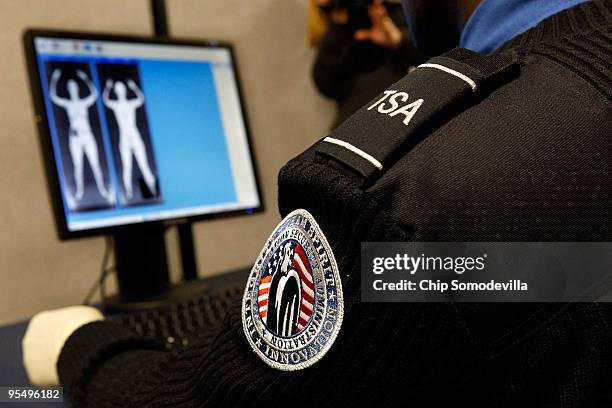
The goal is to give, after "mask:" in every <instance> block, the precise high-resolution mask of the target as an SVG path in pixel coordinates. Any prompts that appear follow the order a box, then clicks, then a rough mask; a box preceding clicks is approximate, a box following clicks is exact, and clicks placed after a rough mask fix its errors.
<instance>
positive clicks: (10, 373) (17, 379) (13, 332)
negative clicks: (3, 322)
mask: <svg viewBox="0 0 612 408" xmlns="http://www.w3.org/2000/svg"><path fill="white" fill-rule="evenodd" d="M27 327H28V322H27V321H22V322H18V323H14V324H11V325H8V326H2V327H0V386H5V387H8V386H13V385H18V386H29V385H30V381H28V376H27V374H26V372H25V369H24V368H23V362H22V360H23V356H22V352H21V339H23V335H24V334H25V331H26V328H27Z"/></svg>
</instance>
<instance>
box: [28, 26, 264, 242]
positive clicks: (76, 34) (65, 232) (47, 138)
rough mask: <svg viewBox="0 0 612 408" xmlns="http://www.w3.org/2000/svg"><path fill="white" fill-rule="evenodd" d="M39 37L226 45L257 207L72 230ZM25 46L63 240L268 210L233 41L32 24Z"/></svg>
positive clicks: (56, 217)
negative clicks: (40, 62) (55, 148)
mask: <svg viewBox="0 0 612 408" xmlns="http://www.w3.org/2000/svg"><path fill="white" fill-rule="evenodd" d="M37 37H46V38H60V39H74V40H85V41H90V40H91V41H109V42H133V43H146V44H159V45H187V46H196V47H207V48H224V49H227V50H228V51H229V53H230V57H231V59H232V64H233V68H234V69H233V71H234V79H235V81H236V87H237V90H238V99H239V103H240V109H241V111H242V117H243V121H244V127H245V133H246V139H247V146H248V149H249V153H250V156H251V162H252V166H253V176H254V179H255V188H256V191H257V195H258V198H259V206H258V207H256V208H249V209H239V210H228V211H221V212H214V213H207V214H196V215H190V216H186V217H178V218H176V217H175V218H168V219H162V220H149V221H143V222H138V223H130V224H122V225H112V226H106V227H98V228H91V229H83V230H76V231H72V230H70V229H69V228H68V220H67V218H66V214H65V212H64V203H63V198H62V192H61V189H60V183H59V177H60V175H59V172H58V168H57V166H56V165H55V157H54V153H53V148H52V142H51V132H50V127H49V118H48V116H47V111H46V108H45V101H44V96H43V89H42V83H41V80H40V75H39V67H38V61H37V56H36V48H35V39H36V38H37ZM23 41H24V49H25V56H26V65H27V70H28V76H29V79H30V89H31V94H32V102H33V107H34V119H35V122H36V125H37V130H38V135H39V146H40V152H41V155H42V158H43V165H44V170H45V176H46V179H47V185H48V191H49V198H50V200H51V206H52V208H53V213H54V218H55V225H56V230H57V234H58V237H59V238H60V239H62V240H68V239H75V238H82V237H88V236H94V235H107V234H118V233H121V231H127V230H131V229H135V228H140V229H142V228H143V227H146V226H156V225H160V224H161V225H165V226H170V225H175V224H182V223H187V222H193V221H202V220H208V219H215V218H225V217H230V216H238V215H253V214H257V213H260V212H263V211H264V210H265V205H264V199H263V195H262V190H261V184H260V178H259V171H258V166H257V160H256V157H255V150H254V149H253V142H252V139H251V128H250V125H249V119H248V113H247V111H246V108H245V103H244V93H243V90H242V83H241V80H240V72H239V69H238V62H237V60H236V55H235V52H234V47H233V45H232V44H230V43H228V42H223V41H214V40H195V39H184V38H181V39H176V38H166V37H152V36H138V35H129V34H114V33H104V32H96V33H93V32H82V31H64V30H53V29H42V28H29V29H27V30H25V31H24V33H23Z"/></svg>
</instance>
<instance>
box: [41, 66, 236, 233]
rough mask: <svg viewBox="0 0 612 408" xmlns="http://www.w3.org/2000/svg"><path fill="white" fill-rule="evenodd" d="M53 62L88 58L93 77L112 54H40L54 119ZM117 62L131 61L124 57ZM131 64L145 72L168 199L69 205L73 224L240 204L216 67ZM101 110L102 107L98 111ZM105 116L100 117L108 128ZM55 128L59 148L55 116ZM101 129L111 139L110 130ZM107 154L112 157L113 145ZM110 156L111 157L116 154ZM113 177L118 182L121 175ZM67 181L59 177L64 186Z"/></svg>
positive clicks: (149, 112)
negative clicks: (74, 209)
mask: <svg viewBox="0 0 612 408" xmlns="http://www.w3.org/2000/svg"><path fill="white" fill-rule="evenodd" d="M49 60H56V61H80V62H81V61H87V62H89V63H90V67H91V70H92V75H93V76H94V77H96V76H97V71H96V65H95V64H96V62H106V63H108V62H113V59H109V58H95V57H93V58H87V57H86V58H83V57H60V56H54V55H45V54H40V55H39V69H40V71H41V80H42V81H43V82H42V83H43V92H44V96H45V103H46V105H47V112H48V116H50V117H51V116H52V114H51V113H50V112H51V110H50V109H51V105H50V104H51V102H50V100H49V95H48V84H47V81H46V76H45V74H44V72H43V71H44V62H45V61H49ZM115 61H116V62H118V63H124V62H126V60H124V59H121V60H115ZM129 62H132V63H133V62H137V64H138V67H139V71H140V76H141V78H140V80H141V84H142V88H143V92H144V94H145V105H146V111H147V119H148V122H149V127H150V131H151V136H152V143H153V151H154V154H155V158H156V160H157V166H158V173H159V178H160V186H161V191H162V194H163V197H162V200H163V202H161V203H155V204H150V205H143V206H137V207H128V208H120V207H116V208H113V209H106V210H99V211H91V212H82V213H70V212H68V210H67V208H65V211H66V217H67V221H68V225H69V227H70V224H71V223H72V222H75V221H85V220H96V219H103V218H107V217H114V216H125V215H135V214H138V215H146V214H156V213H159V212H160V211H166V210H176V209H184V208H192V207H200V206H208V205H215V204H231V203H235V202H236V201H237V197H236V192H235V189H234V183H233V178H232V171H231V166H230V162H229V155H228V150H227V145H226V140H225V134H224V128H223V123H222V120H221V114H220V110H219V105H218V98H217V94H216V90H215V85H214V79H213V72H212V67H211V65H210V64H209V63H207V62H199V61H198V62H193V61H168V60H149V59H147V60H137V61H133V60H130V61H129ZM93 79H94V83H96V86H97V81H95V78H93ZM99 91H100V94H101V90H100V89H99ZM98 103H101V102H100V101H98ZM99 112H103V110H102V109H99ZM103 116H104V115H101V121H102V127H103V128H105V127H106V126H105V123H106V121H105V118H104V117H103ZM50 127H51V129H50V130H51V135H52V138H53V139H54V140H53V144H54V147H57V131H56V129H55V126H54V124H53V123H52V118H50ZM102 133H103V134H104V137H105V139H106V142H107V143H109V141H108V132H107V131H106V129H103V132H102ZM103 151H104V150H102V151H100V154H102V152H103ZM105 154H107V156H109V152H108V149H107V151H106V152H105ZM56 158H57V154H56ZM108 159H109V161H110V160H112V157H109V158H108ZM58 166H59V163H58ZM60 174H61V173H60ZM112 178H113V180H114V181H115V182H117V177H116V175H112ZM63 184H64V183H63V182H61V181H60V185H61V186H62V188H63Z"/></svg>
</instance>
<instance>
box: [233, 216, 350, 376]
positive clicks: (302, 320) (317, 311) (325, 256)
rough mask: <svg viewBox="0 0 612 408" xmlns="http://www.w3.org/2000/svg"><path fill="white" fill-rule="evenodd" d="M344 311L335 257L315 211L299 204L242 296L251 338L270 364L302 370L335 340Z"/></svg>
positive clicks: (244, 320)
mask: <svg viewBox="0 0 612 408" xmlns="http://www.w3.org/2000/svg"><path fill="white" fill-rule="evenodd" d="M343 313H344V303H343V300H342V284H341V282H340V274H339V272H338V266H337V265H336V259H335V258H334V254H333V253H332V251H331V248H330V246H329V243H328V242H327V239H326V238H325V236H324V235H323V232H322V231H321V228H320V227H319V225H317V222H316V221H315V220H314V218H313V217H312V215H310V213H309V212H308V211H306V210H301V209H300V210H295V211H293V212H292V213H291V214H289V215H288V216H287V217H285V219H284V220H283V221H281V223H280V224H279V225H278V226H277V227H276V229H275V230H274V232H272V235H270V238H268V241H267V242H266V244H265V246H264V248H263V249H262V250H261V253H260V254H259V256H258V257H257V261H256V262H255V265H254V266H253V269H252V270H251V274H250V275H249V279H248V281H247V285H246V289H245V291H244V297H243V300H242V326H243V328H244V334H245V335H246V337H247V340H248V341H249V344H250V345H251V347H252V348H253V350H254V351H255V353H257V355H258V356H259V357H260V358H261V359H262V360H263V361H264V362H265V363H266V364H268V365H269V366H271V367H273V368H277V369H279V370H284V371H294V370H300V369H302V368H306V367H309V366H311V365H313V364H314V363H316V362H317V361H319V360H320V359H321V358H322V357H323V356H324V355H325V353H327V351H328V350H329V348H330V347H331V345H332V344H333V343H334V340H335V339H336V336H337V335H338V332H339V331H340V326H341V324H342V316H343Z"/></svg>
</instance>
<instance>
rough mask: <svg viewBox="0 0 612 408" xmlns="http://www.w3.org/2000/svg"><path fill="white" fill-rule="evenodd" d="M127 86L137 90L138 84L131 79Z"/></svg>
mask: <svg viewBox="0 0 612 408" xmlns="http://www.w3.org/2000/svg"><path fill="white" fill-rule="evenodd" d="M127 84H128V86H129V87H130V88H132V89H134V88H136V82H134V81H132V80H131V79H128V80H127Z"/></svg>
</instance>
